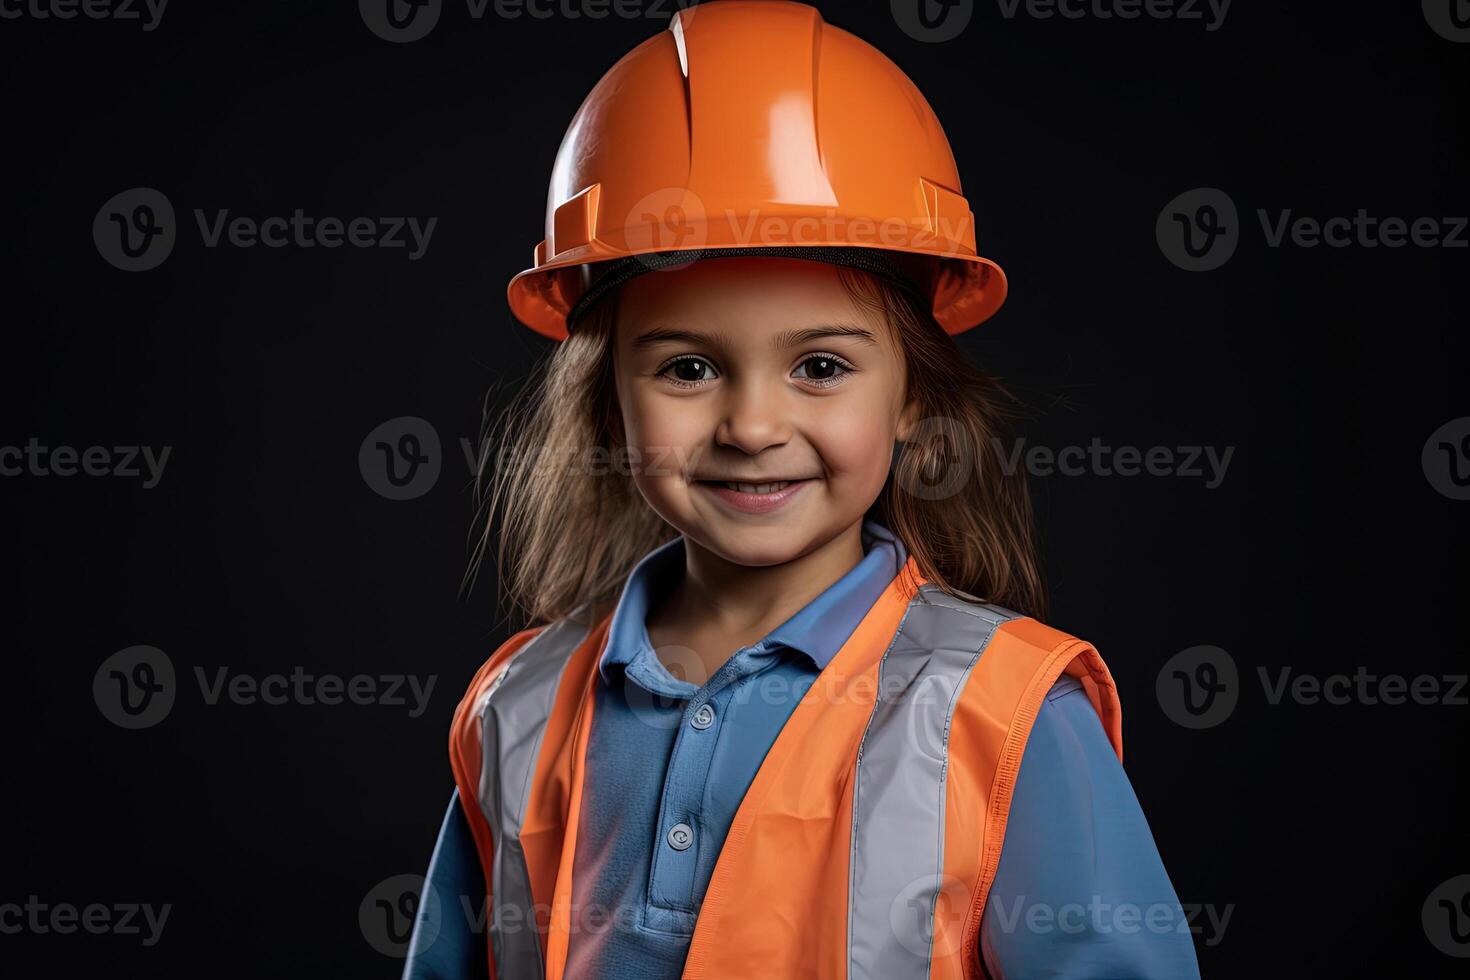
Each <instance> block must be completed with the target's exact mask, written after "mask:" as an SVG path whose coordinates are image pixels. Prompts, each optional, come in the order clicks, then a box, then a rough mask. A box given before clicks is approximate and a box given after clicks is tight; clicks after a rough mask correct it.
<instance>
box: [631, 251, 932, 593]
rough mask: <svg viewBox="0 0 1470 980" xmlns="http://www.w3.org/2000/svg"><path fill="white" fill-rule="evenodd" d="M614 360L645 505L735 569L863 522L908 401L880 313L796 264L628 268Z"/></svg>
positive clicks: (813, 265)
mask: <svg viewBox="0 0 1470 980" xmlns="http://www.w3.org/2000/svg"><path fill="white" fill-rule="evenodd" d="M614 365H615V367H614V375H615V378H616V384H617V393H618V402H619V405H620V407H621V419H622V427H623V437H624V439H625V440H626V443H627V445H628V447H629V452H630V460H631V464H632V467H633V477H634V482H635V483H636V484H637V486H638V489H639V491H640V492H641V493H642V494H643V497H644V499H645V500H647V501H648V504H649V506H651V507H652V508H653V509H654V510H655V511H656V512H657V513H658V514H659V515H660V516H661V517H663V519H664V520H666V521H668V522H669V524H671V525H673V526H674V527H675V528H677V529H678V530H679V531H680V532H682V533H683V534H685V535H686V536H688V538H690V539H691V540H692V541H694V542H696V543H697V544H700V545H702V546H704V547H705V548H708V549H709V550H711V551H713V552H714V553H716V554H718V555H720V556H721V557H723V558H725V559H727V560H729V561H732V562H736V563H738V564H742V565H774V564H780V563H783V562H787V561H791V560H792V559H795V558H798V557H801V556H803V555H805V554H807V553H809V552H811V551H813V550H815V549H817V548H819V547H821V546H822V545H824V544H826V543H827V542H829V541H831V540H833V539H834V538H835V537H837V535H838V534H840V533H841V532H843V531H845V530H847V529H849V528H851V527H853V526H854V525H856V524H858V522H860V521H861V520H862V518H863V516H864V514H865V513H866V512H867V510H868V508H869V507H870V506H871V505H872V504H873V501H875V500H876V499H877V498H878V494H879V493H880V492H881V491H882V489H883V484H884V481H885V480H886V478H887V476H888V470H889V465H890V463H891V461H892V455H893V445H894V440H895V439H897V438H904V437H906V436H907V434H908V431H909V429H910V428H911V427H912V425H913V419H912V418H911V415H912V412H913V411H914V409H916V408H917V406H916V405H913V404H911V403H910V402H909V400H908V398H907V394H906V392H905V381H904V377H905V374H904V364H903V354H902V351H901V349H900V348H899V346H898V343H897V341H896V340H895V338H894V337H893V336H892V335H891V333H890V329H889V327H888V326H887V324H886V323H885V322H884V319H883V317H882V316H881V315H880V314H877V313H874V312H870V311H868V310H865V309H863V308H862V307H860V306H858V305H857V304H855V303H854V302H853V301H852V299H851V298H850V297H849V296H848V294H847V291H846V290H845V289H844V288H843V286H842V284H841V282H840V281H839V279H838V272H837V269H836V267H834V266H832V265H829V264H826V263H822V262H814V261H810V260H806V259H788V258H771V257H744V258H741V257H736V258H720V259H706V260H702V261H698V262H694V263H692V264H690V265H688V266H685V267H684V268H682V269H677V270H665V271H659V272H648V273H644V274H643V275H641V276H637V277H635V278H634V279H632V280H630V281H629V282H628V283H627V284H626V285H624V286H623V287H622V288H621V290H620V295H619V296H618V315H617V330H616V334H615V338H614ZM727 481H732V482H735V483H742V484H748V485H749V484H754V485H756V486H755V488H754V489H755V490H756V492H751V490H752V487H751V486H746V487H744V488H743V489H742V488H736V489H731V488H729V487H727V486H726V483H727ZM782 483H785V484H787V485H786V486H785V487H784V488H781V489H777V488H778V487H779V486H780V484H782ZM771 484H776V485H777V487H772V486H771ZM772 491H774V492H772Z"/></svg>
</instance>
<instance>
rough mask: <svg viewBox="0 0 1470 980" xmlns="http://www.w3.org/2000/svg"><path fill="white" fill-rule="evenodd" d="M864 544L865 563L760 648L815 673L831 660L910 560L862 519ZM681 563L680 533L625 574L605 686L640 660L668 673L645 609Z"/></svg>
mask: <svg viewBox="0 0 1470 980" xmlns="http://www.w3.org/2000/svg"><path fill="white" fill-rule="evenodd" d="M862 542H863V551H864V555H863V559H862V560H861V561H860V562H858V563H857V564H856V565H854V566H853V567H852V568H851V569H849V570H848V572H847V574H846V575H844V576H843V577H842V578H840V579H838V580H837V581H836V582H834V583H832V585H830V586H828V587H827V589H826V590H824V591H823V592H822V593H821V594H820V595H818V596H817V597H816V598H814V599H813V600H812V601H811V602H809V603H807V604H806V605H805V606H803V607H802V608H801V609H799V610H797V612H795V613H794V614H793V615H792V616H791V617H790V618H789V619H787V620H786V621H785V622H784V623H782V624H781V625H779V626H777V627H776V628H775V629H773V630H771V632H770V633H768V634H766V636H765V637H764V638H762V640H761V641H760V642H761V645H762V646H764V647H766V648H768V649H773V648H775V647H777V646H784V647H789V648H791V649H793V650H797V651H799V652H801V653H803V654H805V655H806V656H807V657H808V658H809V659H810V660H811V662H812V663H813V664H815V665H816V668H817V670H819V671H820V670H822V669H824V668H825V667H826V666H827V664H828V663H829V662H831V660H832V658H833V657H834V656H836V655H837V651H838V650H840V649H842V645H843V644H844V643H846V642H847V639H848V637H849V636H851V635H852V633H853V631H854V630H855V629H857V625H858V623H860V622H861V621H862V618H863V616H864V614H866V613H867V611H868V610H869V609H870V608H872V605H873V603H874V602H876V601H877V599H878V597H879V596H880V595H882V594H883V590H884V589H886V588H887V587H888V585H889V583H890V582H892V581H893V579H894V577H895V576H897V575H898V573H899V572H900V571H902V569H903V566H904V564H905V563H906V562H907V561H908V551H907V549H906V548H905V547H904V544H903V542H902V541H900V540H899V538H898V536H897V535H895V534H894V533H893V532H892V531H890V530H888V528H886V527H884V526H883V525H882V524H879V523H878V522H877V521H874V520H871V519H864V521H863V525H862ZM684 559H685V553H684V537H683V536H682V535H680V536H679V537H677V538H674V539H673V540H672V541H668V542H665V543H664V544H662V545H659V546H658V547H657V548H655V549H654V550H653V551H650V552H649V553H648V554H647V555H644V556H643V558H642V559H641V560H640V561H639V562H638V564H637V565H636V566H634V568H633V571H632V572H630V573H629V574H628V579H627V581H626V582H625V583H624V585H623V592H622V596H621V597H620V598H619V600H618V605H617V608H616V609H615V610H614V611H613V617H612V623H611V626H610V627H609V630H608V641H607V646H606V648H605V649H604V650H603V653H602V658H601V659H600V660H599V661H598V670H599V671H600V672H601V674H602V679H603V681H604V682H606V683H612V682H613V681H614V680H617V679H620V675H621V673H622V672H623V670H625V669H626V668H627V667H628V665H629V664H630V663H633V662H634V661H641V662H642V663H643V664H644V665H645V666H646V667H648V668H650V669H655V670H656V671H658V672H664V673H666V672H667V669H666V668H663V667H662V665H661V664H659V663H658V658H657V656H656V655H655V654H654V652H653V643H652V641H651V640H649V638H648V626H647V621H648V610H649V608H650V607H651V605H652V603H653V600H654V598H655V597H656V596H659V595H662V594H664V593H665V592H667V591H668V590H669V589H671V588H673V587H674V586H675V585H676V584H677V583H678V582H679V580H680V578H681V577H682V576H683V574H684ZM731 652H732V653H733V652H734V651H733V650H732V651H731ZM669 679H670V680H674V681H675V685H676V686H677V685H679V684H680V683H681V682H679V681H677V680H676V679H674V678H672V677H670V678H669ZM682 683H685V684H687V682H682Z"/></svg>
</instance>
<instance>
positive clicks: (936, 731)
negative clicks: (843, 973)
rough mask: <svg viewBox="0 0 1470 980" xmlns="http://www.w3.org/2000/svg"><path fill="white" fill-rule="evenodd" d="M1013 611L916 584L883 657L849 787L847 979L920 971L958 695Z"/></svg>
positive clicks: (930, 932) (940, 858) (936, 888)
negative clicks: (874, 700) (997, 628)
mask: <svg viewBox="0 0 1470 980" xmlns="http://www.w3.org/2000/svg"><path fill="white" fill-rule="evenodd" d="M1018 615H1019V614H1018V613H1015V612H1012V611H1011V610H1009V609H1004V608H1002V607H1000V606H992V605H986V604H984V603H981V602H979V601H978V600H977V601H975V602H965V601H963V600H960V599H956V598H954V597H953V596H950V595H948V594H946V593H944V592H942V591H940V590H939V589H938V588H936V587H935V586H934V585H933V584H925V585H924V586H922V587H921V588H920V590H919V594H918V595H917V596H915V597H914V599H913V600H911V601H910V603H909V607H908V609H907V610H906V611H905V612H904V618H903V622H901V623H900V624H899V627H898V632H897V633H896V634H895V635H894V638H893V642H892V643H891V644H890V645H889V647H888V650H887V651H885V652H884V654H883V660H882V661H881V663H880V666H879V669H878V700H877V702H876V703H875V704H874V706H873V713H872V715H871V716H870V717H869V718H868V727H867V729H866V730H865V731H864V733H863V741H862V744H861V745H860V746H859V748H858V759H857V774H856V778H855V780H854V782H853V801H852V855H851V860H850V865H849V870H848V887H849V893H848V907H847V908H848V911H847V915H848V921H847V951H848V956H847V961H848V962H847V976H848V980H892V978H894V977H927V976H928V975H929V964H930V958H931V953H932V950H931V946H932V944H933V941H934V927H933V923H934V906H935V900H936V899H937V898H938V895H939V892H940V889H941V888H942V887H943V884H944V883H943V882H942V881H941V877H942V876H943V874H944V788H945V787H944V783H945V766H946V763H947V762H948V759H949V727H950V721H951V720H952V718H953V717H954V709H955V702H956V696H957V695H958V693H959V692H960V690H961V689H962V688H963V686H964V683H965V679H966V678H967V677H968V676H969V673H970V670H971V669H972V668H973V667H974V666H975V662H976V661H977V660H979V659H980V654H981V653H982V652H984V650H985V647H986V646H987V645H988V644H989V643H990V638H991V636H992V635H993V634H994V633H995V629H996V627H997V626H999V625H1000V624H1001V623H1003V622H1005V621H1006V620H1008V619H1015V618H1016V617H1017V616H1018ZM976 843H977V846H978V842H976Z"/></svg>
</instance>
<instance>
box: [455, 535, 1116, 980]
mask: <svg viewBox="0 0 1470 980" xmlns="http://www.w3.org/2000/svg"><path fill="white" fill-rule="evenodd" d="M587 610H588V607H587V606H583V607H582V608H581V609H579V610H578V611H577V612H576V613H574V614H572V615H570V616H568V617H566V618H564V619H561V620H558V621H557V622H555V623H553V624H551V625H549V626H543V627H536V628H532V629H528V630H524V631H522V632H519V633H517V634H515V635H514V636H512V637H511V638H510V639H509V640H507V641H506V642H505V643H504V644H503V645H502V646H501V647H500V648H499V649H498V650H496V651H495V653H494V654H493V655H492V656H491V657H490V659H489V660H488V661H487V662H486V663H485V665H484V666H483V667H481V669H480V670H479V672H478V673H477V674H476V676H475V679H474V681H473V682H472V683H471V684H470V687H469V690H468V692H467V693H466V694H465V697H464V700H463V701H462V702H461V703H460V705H459V707H458V709H457V711H456V712H455V717H454V723H453V729H452V733H451V736H450V758H451V761H452V764H453V768H454V777H455V780H456V782H457V784H458V786H459V795H460V800H461V802H462V803H463V805H464V808H465V812H466V816H467V817H468V819H469V824H470V827H471V829H472V832H473V834H474V837H475V843H476V846H477V849H478V851H479V854H480V859H481V863H482V865H483V868H484V872H485V882H486V888H487V892H488V895H489V897H490V902H489V906H488V907H489V908H490V909H491V910H492V911H491V913H490V914H489V915H488V916H487V926H488V929H489V932H490V936H489V942H488V944H487V946H488V947H489V957H490V976H491V978H492V980H495V978H496V977H497V972H496V971H497V967H498V969H499V974H498V976H499V978H500V980H543V978H544V980H561V978H562V977H563V974H564V971H565V964H566V959H567V946H568V941H569V932H570V911H569V909H570V906H571V903H572V901H573V896H572V895H571V894H570V892H571V883H572V861H573V856H574V855H575V854H576V836H577V828H578V825H579V819H578V818H579V815H580V812H581V803H582V785H583V761H584V760H585V758H586V751H587V737H588V733H589V731H590V730H591V723H592V711H593V704H594V700H593V693H594V692H593V686H592V685H593V683H594V682H595V679H596V678H597V677H598V671H597V663H598V658H599V657H600V656H601V653H602V651H603V648H604V646H605V645H606V642H607V636H608V627H609V623H610V620H611V615H610V614H607V615H604V616H602V617H601V619H600V621H597V622H592V621H591V620H592V617H591V616H589V615H588V614H587ZM1063 673H1066V674H1070V675H1072V676H1074V677H1077V678H1078V679H1079V680H1080V681H1081V683H1082V685H1083V687H1084V689H1085V690H1086V692H1087V696H1088V697H1089V699H1090V700H1091V701H1092V704H1093V707H1094V708H1095V709H1096V710H1097V712H1098V715H1099V717H1100V718H1101V719H1102V724H1103V729H1104V731H1106V733H1107V736H1108V738H1109V740H1110V741H1111V742H1112V745H1113V749H1114V751H1116V752H1117V753H1118V757H1119V759H1121V758H1122V718H1121V713H1120V709H1119V704H1118V697H1117V691H1116V689H1115V687H1114V685H1113V681H1112V677H1111V676H1110V675H1109V673H1108V669H1107V667H1106V666H1105V665H1104V664H1103V661H1102V659H1101V658H1100V657H1099V656H1098V654H1097V652H1096V651H1095V650H1094V649H1093V648H1092V647H1091V646H1090V645H1089V644H1087V643H1085V642H1083V641H1081V640H1078V639H1076V638H1074V637H1071V636H1068V635H1067V634H1065V633H1062V632H1059V631H1057V630H1055V629H1052V628H1051V627H1049V626H1045V625H1043V624H1042V623H1040V622H1038V621H1036V620H1035V619H1031V618H1029V617H1025V616H1021V615H1019V614H1017V613H1014V612H1011V611H1010V610H1007V609H1003V608H1001V607H999V606H994V605H988V604H985V603H982V602H979V601H967V600H964V599H958V598H955V597H954V596H952V595H949V594H947V593H945V592H942V591H941V590H939V589H938V588H937V587H936V586H934V585H933V584H932V583H929V582H927V581H926V580H925V579H924V578H923V577H922V576H921V575H920V574H919V572H918V569H917V567H916V566H915V563H914V558H913V556H910V557H909V559H908V562H907V564H906V566H905V569H904V572H903V573H901V574H899V575H898V576H896V577H895V578H894V579H893V581H892V582H890V583H889V585H888V587H887V588H886V589H885V591H884V592H883V594H882V595H881V596H879V598H878V600H877V601H876V602H875V603H874V604H873V606H872V608H871V609H869V611H868V613H867V614H866V616H865V617H864V618H863V620H862V622H861V623H860V624H859V625H858V627H857V629H856V630H855V631H854V632H853V634H852V636H850V637H849V638H848V640H847V642H846V643H845V644H843V646H842V648H841V650H839V651H838V653H837V655H836V656H835V657H833V659H832V660H831V661H830V662H829V663H828V664H827V666H826V668H825V669H824V670H823V671H822V672H821V674H820V675H819V676H818V677H817V678H816V680H815V682H814V683H813V684H812V686H811V688H810V689H808V690H807V691H806V692H805V694H804V695H803V696H802V698H801V701H800V702H799V704H798V705H797V707H796V708H795V710H794V711H793V712H792V714H791V716H790V717H789V719H788V720H787V722H786V725H785V727H784V728H783V729H782V730H781V733H780V735H779V736H778V737H777V739H776V741H775V743H774V744H773V745H772V746H771V749H770V751H769V752H768V753H767V754H766V757H765V759H764V761H763V762H762V763H761V766H760V768H759V770H758V771H757V772H756V774H755V777H754V779H753V781H752V782H751V785H750V788H749V789H748V790H747V791H746V794H745V797H744V799H743V800H742V802H741V804H740V807H739V809H738V810H737V811H736V813H735V817H734V821H733V823H732V824H731V827H730V831H729V835H728V836H727V837H726V839H725V843H724V847H723V849H722V850H721V852H720V855H719V858H718V861H717V862H716V864H715V868H714V873H713V877H712V878H711V879H710V882H709V886H708V889H707V891H706V893H705V896H704V899H703V902H702V904H701V905H700V906H699V915H698V919H697V921H696V923H695V929H694V936H693V939H692V940H691V943H690V947H689V953H688V959H687V961H686V964H685V968H684V973H683V977H684V980H702V978H720V980H737V978H749V980H769V978H776V977H779V978H808V977H814V978H849V980H860V978H861V980H894V978H899V977H903V978H910V977H931V978H956V980H958V978H965V980H970V978H976V977H980V976H982V974H981V967H980V950H979V926H980V917H981V913H982V912H983V911H984V908H985V900H986V896H987V894H988V893H989V890H990V885H991V882H992V881H993V879H994V877H995V871H996V867H997V865H998V864H999V861H1000V852H1001V844H1002V842H1003V841H1004V839H1005V828H1006V818H1007V814H1008V812H1009V809H1010V802H1011V792H1012V790H1013V789H1014V787H1015V782H1016V773H1017V770H1018V769H1019V768H1020V764H1021V755H1022V753H1023V751H1024V750H1025V747H1026V739H1027V737H1028V735H1029V734H1030V731H1031V726H1032V723H1033V722H1034V721H1035V719H1036V713H1037V711H1038V710H1039V709H1040V707H1041V702H1042V699H1043V698H1044V697H1045V696H1046V694H1047V691H1048V690H1049V689H1050V688H1051V686H1052V684H1053V683H1054V682H1056V681H1057V679H1058V678H1059V677H1060V676H1061V675H1062V674H1063ZM507 913H512V914H507ZM533 926H534V927H533ZM573 980H575V978H573Z"/></svg>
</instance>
